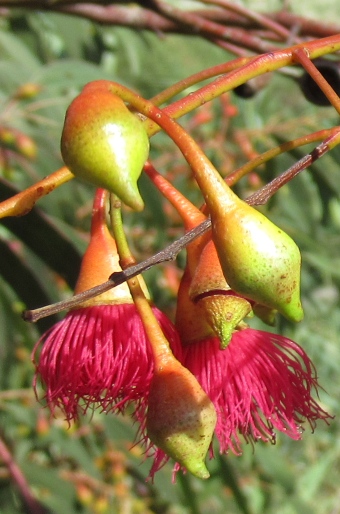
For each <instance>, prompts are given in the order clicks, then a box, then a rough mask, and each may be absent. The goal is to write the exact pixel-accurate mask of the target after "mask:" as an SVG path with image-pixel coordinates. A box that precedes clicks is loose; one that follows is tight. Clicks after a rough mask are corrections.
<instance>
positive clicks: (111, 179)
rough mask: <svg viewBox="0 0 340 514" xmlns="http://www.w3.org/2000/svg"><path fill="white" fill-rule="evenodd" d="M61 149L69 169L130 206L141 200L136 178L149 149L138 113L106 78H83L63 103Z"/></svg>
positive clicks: (139, 205)
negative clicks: (84, 81) (78, 90)
mask: <svg viewBox="0 0 340 514" xmlns="http://www.w3.org/2000/svg"><path fill="white" fill-rule="evenodd" d="M61 153H62V156H63V159H64V162H65V164H66V166H67V167H68V168H69V169H70V170H71V171H72V173H73V174H74V175H75V176H76V177H78V178H81V179H83V180H85V181H87V182H90V183H92V184H94V185H95V186H96V187H102V188H104V189H107V190H109V191H111V192H113V193H115V194H116V195H117V196H118V198H119V199H120V200H121V201H122V202H123V203H125V204H126V205H128V206H129V207H131V208H132V209H134V210H138V211H140V210H142V209H143V207H144V203H143V200H142V198H141V196H140V194H139V191H138V188H137V180H138V178H139V176H140V174H141V171H142V169H143V165H144V163H145V161H146V159H147V157H148V153H149V138H148V135H147V133H146V131H145V129H144V125H143V122H142V121H141V119H140V118H139V117H138V116H137V115H135V114H133V113H132V112H131V111H129V109H128V108H127V106H126V105H125V103H124V102H123V100H121V99H120V98H119V97H118V96H117V95H115V94H113V93H112V92H111V91H110V82H109V81H105V80H99V81H95V82H90V83H89V84H87V85H86V86H85V87H84V89H83V90H82V92H81V93H80V94H79V95H78V96H77V97H76V98H75V99H74V100H73V102H72V103H71V104H70V106H69V108H68V109H67V112H66V116H65V122H64V128H63V132H62V137H61Z"/></svg>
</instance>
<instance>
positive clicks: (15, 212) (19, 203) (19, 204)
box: [0, 166, 74, 218]
mask: <svg viewBox="0 0 340 514" xmlns="http://www.w3.org/2000/svg"><path fill="white" fill-rule="evenodd" d="M73 178H74V175H73V173H71V172H70V170H69V169H68V168H66V166H63V167H62V168H60V169H59V170H57V171H55V172H54V173H51V175H48V176H47V177H45V178H43V179H42V180H40V181H39V182H37V183H36V184H34V185H33V186H30V187H28V188H27V189H25V190H24V191H21V192H20V193H18V194H16V195H14V196H12V197H11V198H8V199H7V200H4V201H3V202H1V203H0V218H4V217H6V216H24V215H25V214H27V213H28V212H29V211H30V210H31V209H32V207H34V204H35V203H36V201H37V200H39V198H41V197H42V196H45V195H47V194H49V193H51V192H52V191H53V190H54V189H56V188H57V187H59V186H61V185H62V184H65V182H68V181H69V180H71V179H73Z"/></svg>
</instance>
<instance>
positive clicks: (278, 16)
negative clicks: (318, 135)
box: [0, 0, 340, 53]
mask: <svg viewBox="0 0 340 514" xmlns="http://www.w3.org/2000/svg"><path fill="white" fill-rule="evenodd" d="M203 2H204V3H208V4H215V5H216V7H214V8H201V9H198V8H197V3H196V2H193V9H189V8H188V9H187V10H184V9H176V8H174V7H173V5H171V4H170V3H168V2H167V1H165V0H150V1H148V2H146V1H140V2H124V1H121V2H117V1H114V2H112V3H110V4H109V5H107V4H108V2H107V0H99V1H98V2H93V1H81V2H78V1H76V0H55V1H51V2H50V1H47V0H0V12H1V14H2V16H6V15H9V14H10V9H13V8H17V7H20V8H21V9H25V10H40V11H51V12H59V13H64V14H69V15H73V16H78V17H81V18H86V19H89V20H92V21H95V22H98V23H101V24H105V25H118V26H125V27H129V28H132V29H136V30H140V29H144V30H149V31H152V32H156V33H157V34H162V33H168V32H170V33H177V34H186V35H193V34H199V35H201V36H202V37H204V38H206V39H208V40H210V41H213V42H214V43H216V44H218V45H219V46H222V47H226V48H227V49H228V50H230V51H231V52H232V53H235V51H234V50H237V48H233V46H232V44H235V45H237V47H238V50H240V48H244V49H247V51H249V50H250V51H252V52H255V53H265V52H269V51H271V50H273V49H277V48H278V45H279V44H280V43H285V44H286V43H287V39H289V38H290V35H291V36H292V37H293V36H294V34H297V35H298V36H299V38H300V39H301V38H305V39H306V40H308V39H309V38H318V37H326V36H330V35H334V34H339V33H340V26H339V25H338V24H334V23H333V24H331V23H329V22H324V23H322V22H320V21H319V20H312V19H308V18H303V17H300V16H296V15H294V14H291V13H288V12H286V11H280V12H274V13H265V14H264V13H263V14H261V13H255V12H252V11H251V10H248V9H245V8H243V7H240V6H238V5H236V4H235V5H234V4H233V2H230V1H227V0H203ZM186 5H189V2H186ZM294 38H295V36H294ZM268 41H272V42H273V43H268Z"/></svg>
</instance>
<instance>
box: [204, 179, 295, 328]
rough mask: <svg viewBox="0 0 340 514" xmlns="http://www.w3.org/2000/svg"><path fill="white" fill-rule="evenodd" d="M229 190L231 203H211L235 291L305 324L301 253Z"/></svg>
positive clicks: (218, 244) (226, 270) (214, 225)
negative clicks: (301, 286)
mask: <svg viewBox="0 0 340 514" xmlns="http://www.w3.org/2000/svg"><path fill="white" fill-rule="evenodd" d="M226 187H227V186H226ZM226 191H227V194H226V198H223V197H221V196H220V195H219V196H215V197H214V199H213V200H212V201H210V202H209V203H208V201H207V203H208V207H209V209H210V212H211V218H212V232H213V240H214V242H215V245H216V249H217V252H218V255H219V259H220V262H221V265H222V269H223V272H224V274H225V276H226V277H227V280H228V283H229V285H230V287H231V288H232V289H233V290H234V291H236V292H237V293H238V294H240V295H241V296H244V297H246V298H248V299H250V300H253V301H254V302H255V303H259V304H261V305H265V306H266V307H269V308H271V309H277V310H278V311H279V312H280V313H281V314H283V315H284V316H285V317H286V318H288V319H289V320H291V321H301V319H302V318H303V310H302V306H301V301H300V271H301V256H300V251H299V248H298V247H297V245H296V244H295V242H294V241H293V240H292V239H291V238H290V237H289V236H288V235H287V234H286V233H285V232H283V230H281V229H280V228H278V227H277V226H276V225H274V223H272V222H271V221H269V219H268V218H266V217H265V216H264V215H263V214H261V213H260V212H259V211H257V210H256V209H254V208H253V207H251V206H250V205H248V204H247V203H245V202H243V201H242V200H240V199H239V198H238V197H237V196H236V195H235V194H234V193H233V192H232V191H231V190H230V189H229V188H227V190H226ZM225 200H226V201H225Z"/></svg>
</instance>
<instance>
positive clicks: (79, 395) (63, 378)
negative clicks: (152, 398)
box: [33, 303, 181, 421]
mask: <svg viewBox="0 0 340 514" xmlns="http://www.w3.org/2000/svg"><path fill="white" fill-rule="evenodd" d="M153 311H154V313H155V315H156V317H157V319H158V321H159V323H160V325H161V327H162V329H163V331H164V333H165V335H166V337H167V338H168V340H169V342H170V343H171V345H172V350H173V352H174V354H175V355H176V356H177V358H179V359H181V346H180V343H179V339H178V336H177V333H176V330H175V328H174V326H173V324H172V323H171V321H170V320H169V319H168V318H167V317H166V315H165V314H163V313H162V312H161V311H160V310H158V309H157V308H155V307H154V308H153ZM40 347H41V352H40V355H39V357H38V352H39V349H40ZM33 361H34V363H35V366H36V373H35V379H34V388H35V391H36V393H37V383H38V381H41V383H42V385H43V387H44V389H45V395H44V398H45V399H46V401H47V404H48V406H49V408H50V409H51V411H52V413H53V411H54V410H55V408H56V407H58V408H60V409H61V410H62V412H63V413H64V414H65V416H66V419H67V420H68V421H71V420H74V419H77V417H78V415H79V413H85V412H86V411H87V410H88V409H89V408H94V407H100V408H101V409H102V410H104V411H115V412H121V411H123V410H124V408H125V407H126V406H127V405H128V404H129V403H130V402H135V409H136V412H138V411H140V416H142V415H143V414H142V413H145V409H146V397H147V393H148V389H149V387H150V381H151V378H152V375H153V369H154V364H153V356H152V351H151V347H150V343H149V341H148V339H147V337H146V334H145V331H144V328H143V324H142V321H141V319H140V317H139V315H138V313H137V310H136V307H135V306H134V304H133V303H124V304H111V305H94V306H91V307H84V308H80V309H77V310H73V311H70V312H69V313H68V314H67V316H66V317H65V318H64V319H63V320H62V321H60V322H59V323H57V324H56V325H54V326H53V327H52V328H51V329H50V330H49V331H48V332H47V333H46V334H44V335H43V336H42V337H41V339H40V340H39V341H38V343H37V344H36V346H35V348H34V350H33Z"/></svg>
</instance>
